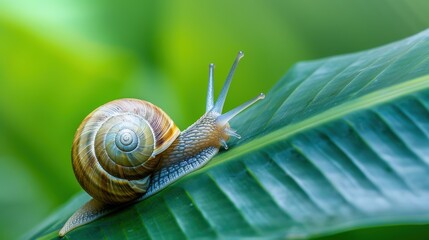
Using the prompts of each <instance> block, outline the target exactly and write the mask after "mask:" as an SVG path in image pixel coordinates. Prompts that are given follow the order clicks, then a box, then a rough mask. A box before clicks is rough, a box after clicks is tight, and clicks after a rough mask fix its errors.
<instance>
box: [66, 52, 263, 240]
mask: <svg viewBox="0 0 429 240" xmlns="http://www.w3.org/2000/svg"><path fill="white" fill-rule="evenodd" d="M242 57H243V52H241V51H240V52H239V53H238V55H237V57H236V59H235V61H234V63H233V65H232V67H231V70H230V72H229V74H228V77H227V78H226V80H225V83H224V85H223V88H222V90H221V93H220V95H219V97H218V100H217V101H216V102H214V97H213V71H214V64H210V65H209V85H208V91H207V102H206V112H205V114H204V115H203V116H202V117H201V118H200V119H198V120H197V121H196V122H195V123H194V124H192V125H191V126H190V127H188V128H187V129H186V130H184V131H183V132H180V130H179V129H178V127H177V126H176V125H175V124H174V122H173V121H172V120H171V119H170V117H169V116H168V115H167V114H166V113H165V112H164V111H162V110H161V109H160V108H158V107H156V106H155V105H153V104H151V103H149V102H146V101H143V100H139V99H119V100H114V101H112V102H109V103H106V104H104V105H102V106H100V107H99V108H97V109H95V110H94V111H93V112H92V113H90V114H89V115H88V116H87V117H86V118H85V119H84V120H83V122H82V123H81V125H80V126H79V128H78V130H77V131H76V134H75V137H74V141H73V146H72V165H73V171H74V174H75V176H76V178H77V180H78V182H79V184H80V185H81V186H82V188H83V189H84V190H85V191H86V192H87V193H88V194H89V195H91V196H92V199H91V200H90V201H88V202H87V203H86V204H85V205H83V206H82V207H81V208H80V209H78V210H77V211H76V212H75V213H74V214H73V215H72V216H71V217H70V218H69V219H68V220H67V222H66V223H65V224H64V226H63V228H62V229H61V230H60V232H59V236H60V237H62V236H64V235H65V234H66V233H67V232H69V231H71V230H72V229H74V228H76V227H78V226H81V225H84V224H86V223H89V222H91V221H94V220H95V219H97V218H100V217H101V216H104V215H106V214H107V213H110V212H112V211H114V210H116V209H118V208H120V207H121V206H124V205H127V204H130V203H133V202H136V201H140V200H143V199H146V198H148V197H149V196H152V195H153V194H155V193H157V192H159V191H161V190H162V189H164V188H165V187H167V186H168V185H170V184H171V183H173V182H175V181H177V180H178V179H179V178H181V177H183V176H184V175H186V174H188V173H190V172H192V171H195V170H197V169H199V168H201V167H203V166H204V165H205V164H206V163H207V162H208V161H209V160H210V159H211V158H213V156H215V155H216V154H217V153H218V151H219V149H220V148H221V147H223V148H225V149H227V148H228V146H227V143H226V141H227V140H228V139H229V137H230V136H233V137H236V138H240V135H238V134H237V133H236V132H235V131H234V130H233V129H231V127H230V126H229V123H228V122H229V121H230V120H231V119H232V118H234V117H235V116H236V115H237V114H239V113H240V112H241V111H243V110H245V109H246V108H248V107H250V106H251V105H253V104H254V103H255V102H257V101H258V100H260V99H263V98H264V94H262V93H261V94H259V95H258V96H257V97H255V98H253V99H251V100H249V101H247V102H246V103H244V104H242V105H240V106H238V107H236V108H234V109H233V110H230V111H229V112H227V113H224V114H222V108H223V105H224V103H225V99H226V95H227V92H228V89H229V86H230V83H231V80H232V77H233V75H234V72H235V69H236V67H237V65H238V62H239V60H240V59H241V58H242Z"/></svg>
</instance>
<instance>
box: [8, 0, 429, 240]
mask: <svg viewBox="0 0 429 240" xmlns="http://www.w3.org/2000/svg"><path fill="white" fill-rule="evenodd" d="M428 9H429V1H426V0H408V1H400V0H390V1H388V0H378V1H374V0H354V1H352V0H349V1H344V0H320V1H310V0H296V1H284V0H279V1H225V0H223V1H121V2H119V1H106V0H104V1H100V0H99V1H83V0H61V1H48V0H39V1H30V0H20V1H16V0H1V1H0V187H1V191H0V206H1V211H0V239H11V238H12V239H13V238H17V237H19V236H21V235H22V234H24V233H25V232H28V231H29V230H30V229H31V228H32V227H34V226H35V225H37V224H38V223H39V222H40V221H41V220H43V218H45V217H47V216H48V215H49V213H50V212H52V211H53V210H54V209H55V208H57V207H59V206H60V205H61V204H63V203H65V202H66V201H67V200H68V199H69V198H70V197H71V196H72V195H73V194H75V193H76V192H78V191H80V187H79V185H78V183H77V182H76V181H75V178H74V176H73V172H72V168H71V163H70V146H71V142H72V139H73V135H74V132H75V130H76V128H77V127H78V125H79V124H80V122H81V120H82V119H83V118H84V117H85V116H86V115H87V114H88V113H89V112H91V111H92V110H93V109H95V108H96V107H98V106H100V105H102V104H103V103H106V102H107V101H110V100H113V99H117V98H123V97H134V98H141V99H145V100H148V101H150V102H153V103H154V104H156V105H158V106H160V107H161V108H162V109H164V110H165V111H166V112H167V113H168V114H169V115H170V116H171V117H172V119H174V120H175V122H176V124H177V125H178V126H179V127H180V128H181V129H184V128H186V127H187V126H188V125H189V124H191V123H192V122H193V121H194V120H196V119H197V118H198V117H199V116H200V115H201V114H202V113H203V112H204V109H205V108H204V107H205V106H204V105H205V94H206V85H207V76H208V64H209V63H210V62H214V63H215V64H216V71H215V78H216V82H215V87H216V90H217V91H216V92H219V88H220V87H221V85H222V83H223V80H224V78H225V77H226V75H227V72H228V70H229V68H230V66H231V64H232V61H233V59H234V57H235V55H236V53H237V52H238V51H239V50H243V51H244V52H245V54H246V57H245V58H244V59H243V61H242V62H241V63H240V66H239V68H238V71H237V74H236V75H235V79H234V81H233V83H232V86H231V89H230V94H229V96H228V99H227V103H226V105H225V108H226V109H231V108H232V107H234V106H237V105H238V104H240V103H242V102H244V101H245V100H248V99H249V98H251V97H253V96H255V95H256V94H258V93H259V92H268V90H269V89H270V88H271V86H273V85H274V83H275V82H276V81H277V80H278V79H280V78H281V77H282V76H283V75H284V74H285V72H286V71H287V69H288V68H289V67H290V66H291V65H292V64H294V63H296V62H297V61H303V60H311V59H316V58H321V57H327V56H331V55H338V54H344V53H349V52H355V51H360V50H364V49H368V48H372V47H376V46H379V45H383V44H386V43H389V42H392V41H395V40H399V39H402V38H404V37H407V36H410V35H412V34H415V33H417V32H419V31H422V30H424V29H426V28H427V27H428V26H429V15H428V14H427V10H428Z"/></svg>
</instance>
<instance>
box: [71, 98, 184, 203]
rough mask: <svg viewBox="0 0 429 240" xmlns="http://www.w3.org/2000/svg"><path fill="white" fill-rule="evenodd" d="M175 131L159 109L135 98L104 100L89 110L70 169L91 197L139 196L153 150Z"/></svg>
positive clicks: (123, 198)
mask: <svg viewBox="0 0 429 240" xmlns="http://www.w3.org/2000/svg"><path fill="white" fill-rule="evenodd" d="M179 134H180V130H179V129H178V128H177V127H176V125H175V124H174V122H173V121H172V120H171V119H170V117H168V115H167V114H165V113H164V112H163V111H162V110H161V109H160V108H158V107H156V106H155V105H153V104H151V103H149V102H146V101H143V100H138V99H120V100H115V101H112V102H109V103H107V104H105V105H103V106H101V107H99V108H97V109H96V110H94V111H93V112H92V113H90V114H89V115H88V116H87V117H86V118H85V120H84V121H83V122H82V123H81V125H80V127H79V128H78V130H77V132H76V135H75V138H74V142H73V147H72V161H73V163H72V164H73V170H74V172H75V175H76V178H77V180H78V181H79V183H80V185H81V186H82V187H83V188H84V189H85V190H86V192H88V193H89V194H90V195H91V196H92V197H93V198H95V199H97V200H99V201H102V202H105V203H109V204H116V203H122V202H128V201H130V200H133V199H136V198H138V197H140V196H141V195H142V194H144V192H145V191H146V188H147V185H148V184H149V176H150V175H151V173H152V172H153V171H154V169H155V168H156V167H157V166H158V162H159V158H158V157H157V156H158V154H159V153H161V152H162V151H164V150H165V149H166V148H168V147H169V146H170V145H171V144H172V142H173V141H174V140H175V139H176V138H177V136H178V135H179Z"/></svg>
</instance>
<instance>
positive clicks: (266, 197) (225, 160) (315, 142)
mask: <svg viewBox="0 0 429 240" xmlns="http://www.w3.org/2000/svg"><path fill="white" fill-rule="evenodd" d="M428 56H429V31H425V32H422V33H420V34H418V35H416V36H414V37H411V38H408V39H405V40H403V41H400V42H397V43H393V44H390V45H387V46H384V47H381V48H378V49H373V50H369V51H366V52H361V53H356V54H351V55H345V56H339V57H334V58H328V59H324V60H319V61H314V62H308V63H300V64H297V65H296V66H295V67H293V68H292V69H291V70H290V71H289V73H288V74H287V75H286V77H285V78H284V79H282V80H281V81H279V82H278V84H277V85H276V86H275V87H274V88H273V90H272V91H271V92H270V93H268V94H267V98H266V100H264V101H261V102H260V103H259V104H258V105H257V106H255V107H254V108H252V109H251V110H249V111H247V112H245V113H243V114H242V115H240V116H239V117H237V118H236V119H235V120H234V121H233V122H232V126H233V127H235V128H236V129H237V131H238V133H240V134H241V135H242V136H243V139H241V140H239V141H233V142H231V146H232V147H231V149H230V150H228V151H225V152H223V153H221V154H219V155H218V156H217V157H216V158H214V159H213V160H212V162H211V163H210V164H209V165H208V166H206V167H205V168H203V169H201V170H199V171H196V172H194V173H192V174H190V175H188V176H186V177H184V178H183V179H181V180H180V181H178V182H177V183H175V184H173V185H171V186H170V187H168V188H167V189H165V190H164V191H162V192H160V193H159V194H157V195H155V196H153V197H151V198H149V199H147V200H145V201H142V202H139V203H137V204H134V205H132V206H129V207H127V208H125V209H123V210H122V211H119V212H116V213H114V214H111V215H109V216H106V217H104V218H102V219H100V220H98V221H96V222H94V223H92V224H88V225H86V226H83V227H81V228H78V229H76V230H75V231H72V232H71V233H69V234H68V235H67V237H68V239H84V238H94V239H99V238H105V239H123V238H128V239H141V238H143V237H147V238H155V239H159V238H185V237H187V238H198V237H208V238H238V237H240V238H243V237H264V238H280V237H281V238H296V237H311V236H318V235H323V234H330V233H336V232H340V231H345V230H348V229H354V228H362V227H368V226H383V225H390V224H410V223H429V179H428V177H427V176H429V139H428V136H429V111H428V109H429V89H428V88H429V74H428V73H429V61H428ZM87 199H88V197H87V196H86V195H81V196H79V197H78V198H77V199H75V200H74V201H72V203H70V204H67V205H66V206H64V208H62V209H61V210H60V211H59V212H58V213H56V214H54V215H53V216H51V218H50V219H48V220H47V221H46V222H45V223H44V224H42V225H41V226H40V227H39V228H38V229H36V230H35V231H34V232H33V233H32V234H30V235H29V237H40V238H41V239H51V238H55V234H54V233H55V232H57V231H58V230H59V228H60V227H61V225H62V224H63V223H64V222H65V221H66V218H67V216H69V215H71V214H72V213H73V211H74V210H75V209H76V208H77V204H76V203H77V202H80V203H81V204H83V203H84V202H85V200H87Z"/></svg>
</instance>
